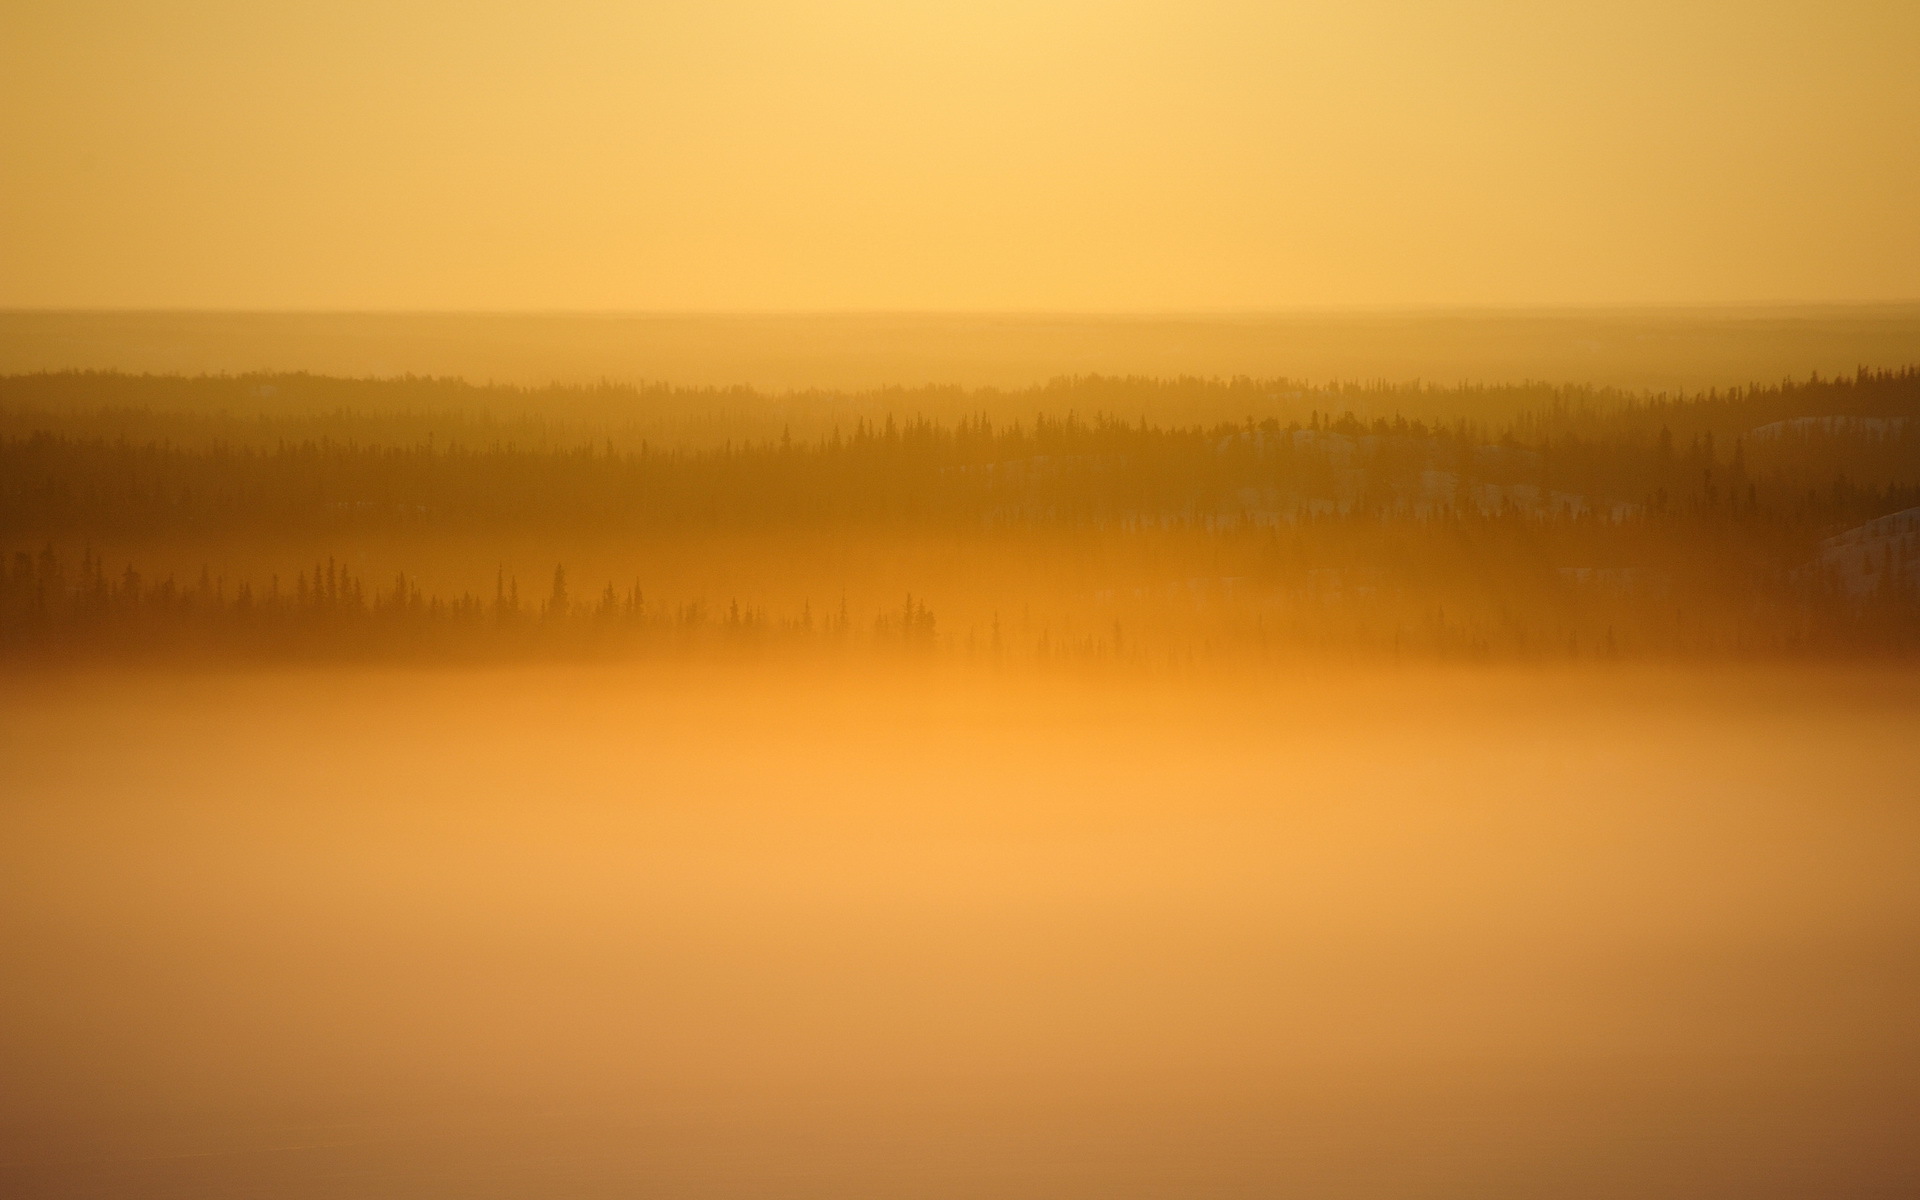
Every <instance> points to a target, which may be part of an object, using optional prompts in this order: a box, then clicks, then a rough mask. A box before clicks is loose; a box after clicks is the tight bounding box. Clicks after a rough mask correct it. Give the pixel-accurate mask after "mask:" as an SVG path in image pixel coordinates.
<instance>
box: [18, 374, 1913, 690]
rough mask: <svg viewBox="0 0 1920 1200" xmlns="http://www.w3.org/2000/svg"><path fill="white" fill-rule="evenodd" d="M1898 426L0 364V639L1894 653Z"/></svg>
mask: <svg viewBox="0 0 1920 1200" xmlns="http://www.w3.org/2000/svg"><path fill="white" fill-rule="evenodd" d="M1361 414H1367V415H1364V416H1363V415H1361ZM1916 439H1920V371H1917V370H1915V369H1913V368H1908V369H1904V370H1898V371H1868V370H1864V369H1863V370H1860V371H1857V372H1856V373H1854V374H1853V375H1850V376H1845V377H1839V378H1824V379H1823V378H1820V377H1818V376H1814V377H1810V378H1807V379H1803V380H1798V381H1786V382H1782V383H1778V384H1773V385H1768V386H1754V387H1747V388H1737V389H1730V390H1727V391H1724V392H1722V391H1719V390H1711V391H1708V392H1705V393H1700V394H1678V395H1658V394H1657V395H1644V394H1641V395H1635V394H1631V393H1626V392H1622V391H1619V390H1617V389H1601V388H1592V387H1549V386H1545V385H1530V384H1517V385H1512V386H1506V387H1455V388H1440V387H1432V386H1423V385H1405V386H1392V385H1385V384H1375V385H1334V386H1319V387H1314V386H1309V385H1304V384H1300V383H1296V382H1294V381H1290V380H1285V379H1276V380H1254V379H1235V380H1207V379H1195V378H1189V379H1178V380H1152V379H1140V378H1104V377H1083V378H1063V379H1059V380H1056V381H1053V382H1051V383H1049V384H1046V385H1042V386H1039V387H1034V388H1027V389H1019V390H1012V391H1006V390H999V389H990V390H969V389H961V388H927V389H917V390H916V389H882V390H878V391H868V392H851V393H845V392H829V391H815V392H808V393H802V394H797V395H785V396H770V395H767V394H764V393H761V392H757V391H754V390H751V389H744V388H736V389H726V390H715V389H701V388H675V387H668V386H658V387H652V388H634V387H624V386H616V385H600V386H596V387H582V388H569V387H559V386H555V387H549V388H545V389H533V390H529V389H521V388H514V387H501V386H492V387H477V386H474V385H470V384H467V383H464V382H461V381H458V380H449V379H399V380H352V379H333V378H327V377H321V376H311V375H276V376H239V377H207V378H186V377H171V376H126V375H116V374H96V373H58V374H47V375H31V376H14V377H8V378H5V379H0V467H3V468H4V469H3V470H0V481H4V482H0V489H4V490H3V491H0V536H4V537H5V538H6V539H7V540H8V541H9V542H10V543H11V547H12V548H11V550H10V552H9V560H8V565H7V567H6V568H5V575H4V585H3V590H0V596H4V605H5V608H4V611H5V612H6V614H7V625H6V629H5V633H4V635H0V644H4V645H5V646H6V647H7V649H8V651H9V652H10V653H15V654H46V653H53V654H73V653H81V654H85V653H102V652H112V653H128V652H133V651H137V650H145V651H146V652H148V653H155V652H162V651H164V650H166V649H167V648H169V647H171V648H172V649H173V651H174V652H177V653H186V652H192V653H208V652H226V653H245V654H269V655H272V654H293V655H313V654H320V655H323V656H326V655H337V654H348V655H361V656H364V655H368V654H372V655H374V656H376V657H378V656H386V655H393V654H408V653H421V652H429V651H431V652H432V653H438V654H445V653H461V654H482V655H486V654H493V653H513V654H525V653H565V654H581V653H588V654H614V655H620V654H630V653H639V652H647V651H653V652H658V651H660V650H662V649H664V648H680V649H685V648H687V647H690V646H695V645H702V646H720V645H727V646H734V647H736V648H738V647H743V646H759V647H767V646H775V645H778V646H789V647H791V646H826V645H832V646H836V647H844V646H848V645H860V646H867V647H873V646H910V647H914V648H916V649H918V650H920V651H924V652H938V651H945V652H949V653H959V654H964V655H965V656H967V657H969V658H987V659H990V660H993V661H1005V660H1009V659H1011V660H1016V661H1030V660H1044V659H1048V658H1067V659H1076V660H1083V661H1111V662H1116V663H1122V662H1137V663H1149V662H1167V663H1174V664H1178V663H1181V662H1190V661H1193V660H1194V658H1195V657H1196V655H1197V656H1199V657H1202V658H1215V659H1219V660H1222V661H1246V662H1260V661H1269V660H1271V659H1272V658H1273V657H1274V656H1276V655H1277V656H1280V657H1282V658H1284V657H1285V656H1287V655H1289V654H1294V655H1297V654H1302V653H1317V652H1366V653H1388V654H1392V655H1395V656H1399V655H1405V654H1413V655H1429V656H1430V655H1440V656H1448V657H1478V658H1487V657H1497V658H1523V659H1524V658H1541V657H1547V658H1552V657H1556V656H1572V657H1575V658H1579V657H1602V658H1611V657H1622V656H1638V655H1649V654H1651V655H1672V654H1682V655H1690V654H1702V653H1704V654H1710V655H1735V656H1739V655H1753V654H1762V655H1766V654H1781V653H1786V654H1805V653H1815V654H1819V653H1854V654H1858V653H1884V652H1890V651H1891V652H1902V653H1904V652H1906V651H1908V650H1910V649H1912V648H1913V647H1914V646H1915V645H1916V633H1915V628H1916V627H1915V622H1914V616H1915V613H1916V609H1915V604H1916V601H1920V542H1917V541H1916V534H1917V533H1920V521H1917V520H1916V513H1915V512H1914V511H1913V510H1915V509H1916V508H1917V507H1920V454H1917V453H1916V449H1920V441H1917V440H1916Z"/></svg>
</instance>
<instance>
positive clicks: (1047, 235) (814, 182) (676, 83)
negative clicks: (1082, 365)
mask: <svg viewBox="0 0 1920 1200" xmlns="http://www.w3.org/2000/svg"><path fill="white" fill-rule="evenodd" d="M0 22H3V23H4V27H5V33H4V36H0V156H3V157H4V161H5V163H6V168H5V170H4V171H0V307H8V308H161V309H222V310H225V309H238V310H249V309H266V310H306V309H324V310H343V309H344V310H402V311H404V310H421V309H425V310H483V311H484V310H509V311H512V310H566V311H603V310H604V311H720V312H727V311H756V312H765V311H803V312H805V311H886V310H915V311H1038V312H1046V311H1081V312H1102V311H1222V310H1224V311H1248V310H1268V309H1288V308H1317V307H1347V306H1361V307H1365V306H1458V305H1466V306H1480V305H1491V306H1524V305H1542V304H1544V305H1586V304H1598V305H1614V304H1627V305H1636V304H1655V305H1660V304H1694V303H1733V304H1743V303H1826V302H1852V301H1882V300H1911V299H1916V298H1920V220H1916V219H1915V217H1914V213H1915V211H1916V203H1920V201H1917V200H1916V198H1917V197H1920V4H1915V3H1913V2H1912V0H1897V2H1896V0H1824V2H1821V3H1811V2H1800V0H1794V2H1782V0H1740V2H1737V3H1736V2H1732V0H1658V2H1653V0H1609V2H1606V3H1599V2H1586V0H1576V2H1571V3H1554V4H1541V3H1538V2H1523V0H1472V2H1457V0H1456V2H1443V3H1431V2H1414V0H1341V2H1339V3H1302V2H1298V0H1262V2H1259V3H1247V2H1242V0H1107V2H1104V3H1095V2H1093V0H1018V2H1014V0H971V2H964V3H963V2H960V0H918V2H916V0H809V2H806V3H798V2H793V0H698V2H684V3H683V2H680V0H661V2H657V3H635V2H624V3H622V2H612V0H601V2H583V0H544V2H542V3H505V2H497V0H496V2H488V0H463V2H461V3H441V2H437V0H380V2H378V3H370V2H363V0H330V2H329V3H324V4H320V3H307V2H305V0H282V2H279V3H274V4H261V3H258V2H257V0H247V2H225V0H210V2H202V3H190V2H177V3H158V2H154V3H145V2H138V0H124V2H118V3H112V2H100V0H61V2H60V3H41V2H39V0H28V2H25V3H23V2H22V0H14V2H13V3H11V4H9V5H8V6H7V12H6V14H5V16H4V17H0Z"/></svg>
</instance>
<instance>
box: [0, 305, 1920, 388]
mask: <svg viewBox="0 0 1920 1200" xmlns="http://www.w3.org/2000/svg"><path fill="white" fill-rule="evenodd" d="M1913 363H1920V303H1914V304H1868V305H1800V306H1775V305H1760V306H1708V307H1697V308H1696V307H1565V308H1558V307H1556V308H1546V307H1543V308H1532V309H1526V308H1515V309H1504V308H1380V309H1366V310H1359V309H1353V310H1334V309H1324V310H1311V311H1309V310H1300V311H1293V312H1270V313H1239V314H1228V313H1218V314H1208V313H1198V312H1195V313H1145V312H1143V313H1131V314H1127V313H1084V312H1082V313H1074V312H1057V313H1039V312H1028V313H1018V312H1001V313H985V312H980V313H965V312H867V313H854V312H849V313H824V312H816V313H807V312H785V313H751V312H737V313H690V312H683V313H669V312H657V313H627V314H622V313H566V312H264V311H262V312H211V311H209V312H197V311H176V312H157V311H56V310H44V311H20V310H14V311H0V374H10V373H20V372H26V371H46V370H69V369H104V370H126V371H134V372H142V371H148V372H158V373H178V374H219V373H230V374H239V373H246V372H262V371H264V372H290V371H310V372H313V373H316V374H323V375H344V376H375V377H379V376H397V375H407V374H413V375H431V376H454V377H458V378H464V379H467V380H469V381H471V382H475V383H487V382H498V383H513V384H520V385H531V386H542V385H545V384H549V383H587V382H597V381H599V380H601V379H607V380H611V381H614V382H622V383H639V382H651V383H669V384H677V385H692V386H734V385H746V386H753V387H759V388H763V389H771V390H806V389H809V388H879V387H888V386H905V387H916V386H925V385H936V386H960V387H1027V386H1032V385H1035V384H1039V383H1044V382H1046V381H1047V380H1049V379H1053V378H1056V377H1059V376H1070V375H1085V374H1106V375H1144V376H1158V377H1179V376H1199V377H1208V378H1213V377H1221V378H1225V377H1232V376H1242V375H1244V376H1252V377H1258V378H1288V379H1293V380H1297V381H1302V382H1307V383H1314V384H1319V383H1327V382H1338V381H1373V380H1380V379H1386V380H1392V381H1394V382H1404V381H1408V380H1413V379H1424V380H1427V381H1429V382H1436V383H1441V384H1449V385H1450V384H1456V383H1463V382H1464V383H1478V384H1493V385H1508V384H1514V383H1518V382H1520V381H1522V380H1532V381H1536V382H1546V383H1552V384H1573V385H1593V386H1603V387H1618V388H1624V389H1629V390H1646V391H1662V390H1705V389H1707V388H1714V387H1718V388H1726V387H1732V386H1745V385H1748V384H1751V383H1756V382H1760V383H1772V382H1777V381H1778V380H1780V379H1782V378H1786V377H1793V378H1804V377H1805V376H1807V375H1808V374H1809V373H1813V372H1818V373H1820V374H1823V375H1829V376H1831V375H1836V374H1845V373H1851V372H1853V371H1854V370H1856V369H1858V368H1862V367H1864V368H1868V369H1897V368H1900V367H1904V366H1908V365H1911V364H1913Z"/></svg>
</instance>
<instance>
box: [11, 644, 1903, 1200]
mask: <svg viewBox="0 0 1920 1200" xmlns="http://www.w3.org/2000/svg"><path fill="white" fill-rule="evenodd" d="M1916 717H1920V681H1916V680H1914V679H1913V678H1912V677H1911V675H1910V674H1908V675H1905V676H1903V675H1901V674H1898V673H1894V672H1886V673H1874V672H1870V671H1854V672H1819V673H1814V672H1802V673H1794V672H1790V671H1786V670H1781V669H1773V670H1765V671H1761V670H1755V671H1746V672H1734V671H1731V670H1728V671H1720V672H1717V673H1712V674H1707V673H1696V674H1693V675H1685V674H1676V673H1670V672H1657V671H1653V670H1641V669H1625V668H1622V669H1615V670H1604V671H1603V670H1593V671H1589V672H1586V673H1575V672H1572V671H1567V672H1562V673H1557V674H1520V673H1514V672H1500V671H1494V670H1481V671H1454V672H1442V671H1438V670H1436V671H1431V672H1425V673H1421V672H1414V671H1404V672H1398V673H1393V672H1385V671H1382V672H1378V673H1354V674H1349V675H1345V676H1331V675H1314V676H1302V677H1294V678H1284V677H1283V678H1281V679H1280V680H1278V681H1271V682H1267V683H1262V684H1257V685H1256V684H1251V683H1248V682H1246V681H1240V682H1237V683H1235V682H1230V681H1220V680H1214V681H1211V682H1209V681H1201V680H1188V681H1184V682H1160V683H1149V682H1144V681H1140V680H1132V681H1111V680H1109V681H1106V682H1105V683H1102V682H1100V681H1091V680H1072V679H1065V678H1056V679H1051V680H1041V679H1033V678H1013V677H1010V676H997V677H996V676H989V675H984V674H963V673H959V672H951V673H947V672H943V671H941V670H938V669H934V668H928V669H926V670H924V671H917V672H916V671H911V670H901V671H897V672H888V673H881V672H878V671H867V672H861V673H857V672H855V671H853V670H852V669H850V668H849V669H841V670H838V671H835V670H832V669H829V668H816V669H810V670H802V669H799V668H792V669H782V668H769V667H764V666H762V667H759V668H747V667H739V668H694V667H691V666H681V667H671V668H669V667H649V668H631V667H628V668H585V667H568V668H560V667H553V668H540V669H516V670H499V671H461V672H455V671H447V672H429V671H417V672H408V671H396V672H390V673H389V672H381V673H375V672H368V671H349V670H313V671H288V672H279V673H265V672H262V673H238V672H237V673H229V674H222V673H213V672H204V673H195V674H181V675H168V674H161V673H157V672H152V673H138V672H129V673H90V674H89V673H82V674H71V675H39V676H34V675H15V676H14V677H13V678H11V679H9V680H7V681H5V682H4V683H3V684H0V778H3V779H4V780H5V783H4V785H0V956H3V957H4V962H3V963H0V1079H4V1081H5V1083H4V1085H0V1192H4V1193H5V1194H7V1195H9V1196H20V1197H54V1196H63V1197H64V1196H74V1197H78V1196H136V1195H137V1196H141V1197H162V1196H192V1197H269V1196H273V1197H278V1196H291V1197H334V1196H354V1197H399V1198H405V1200H413V1198H417V1197H438V1196H447V1197H454V1196H458V1197H463V1198H466V1197H503V1198H504V1197H528V1196H551V1197H586V1196H607V1197H633V1196H662V1197H729V1198H731V1197H740V1198H747V1197H752V1198H755V1200H758V1198H763V1197H820V1198H822V1200H827V1198H832V1200H852V1198H860V1197H876V1198H878V1197H889V1198H891V1197H899V1196H929V1197H936V1196H952V1197H1034V1198H1036V1200H1039V1198H1043V1197H1044V1198H1048V1200H1053V1198H1062V1197H1103V1198H1104V1197H1168V1198H1173V1197H1181V1198H1185V1197H1198V1196H1238V1195H1244V1196H1262V1197H1265V1196H1284V1195H1292V1196H1313V1197H1345V1196H1391V1197H1396V1198H1398V1197H1439V1196H1446V1197H1455V1196H1457V1197H1463V1198H1464V1197H1475V1198H1483V1197H1537V1196H1554V1197H1568V1196H1609V1197H1614V1196H1636V1197H1658V1196H1675V1197H1682V1196H1684V1197H1700V1196H1709V1195H1724V1196H1739V1197H1742V1198H1751V1197H1763V1196H1783V1197H1785V1196H1795V1197H1799V1196H1808V1195H1835V1196H1837V1195H1847V1196H1866V1195H1887V1196H1892V1195H1896V1194H1899V1195H1909V1194H1912V1193H1913V1191H1914V1190H1915V1189H1916V1188H1920V1142H1916V1139H1915V1138H1914V1137H1913V1131H1914V1129H1915V1128H1920V1021H1916V1020H1915V1014H1916V1013H1917V1012H1920V793H1917V790H1916V783H1915V781H1916V780H1917V779H1920V769H1917V768H1920V721H1916Z"/></svg>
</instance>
